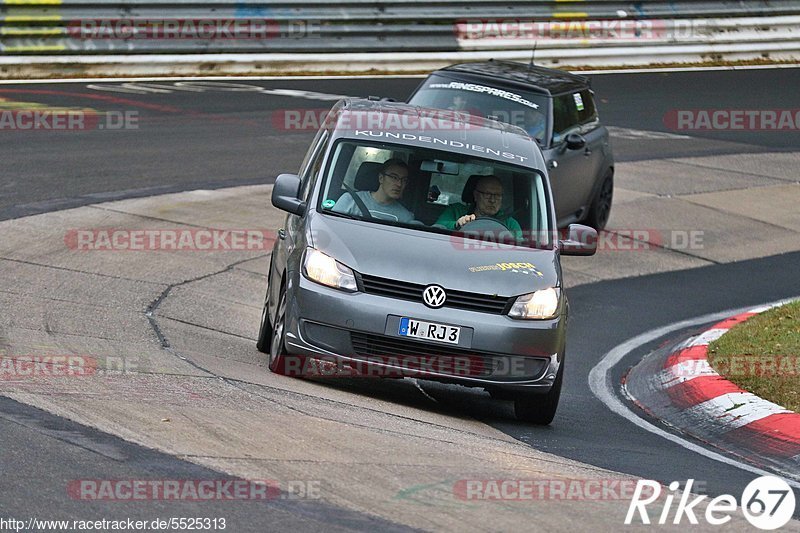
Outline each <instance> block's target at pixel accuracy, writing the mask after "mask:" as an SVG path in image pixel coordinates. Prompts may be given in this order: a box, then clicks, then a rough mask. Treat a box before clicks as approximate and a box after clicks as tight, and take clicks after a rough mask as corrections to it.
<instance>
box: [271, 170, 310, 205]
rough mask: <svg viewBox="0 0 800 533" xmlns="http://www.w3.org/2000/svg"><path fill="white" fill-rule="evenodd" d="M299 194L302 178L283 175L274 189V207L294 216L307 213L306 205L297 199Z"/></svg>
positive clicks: (276, 181) (276, 182)
mask: <svg viewBox="0 0 800 533" xmlns="http://www.w3.org/2000/svg"><path fill="white" fill-rule="evenodd" d="M299 193H300V177H299V176H297V175H296V174H281V175H280V176H278V178H277V179H276V180H275V186H274V187H273V188H272V205H274V206H275V207H277V208H278V209H281V210H283V211H287V212H289V213H292V214H293V215H302V214H303V213H305V211H306V203H305V202H303V201H301V200H300V199H298V198H297V195H298V194H299Z"/></svg>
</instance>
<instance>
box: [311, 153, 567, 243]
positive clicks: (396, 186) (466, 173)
mask: <svg viewBox="0 0 800 533" xmlns="http://www.w3.org/2000/svg"><path fill="white" fill-rule="evenodd" d="M320 191H321V193H320V198H319V203H318V209H319V210H321V211H322V212H325V213H328V214H331V215H338V216H344V217H352V218H356V219H360V220H365V221H369V222H372V223H375V224H390V225H396V226H404V227H408V228H410V229H413V230H417V231H428V232H434V233H444V234H453V235H458V236H461V237H466V238H469V239H477V240H481V241H493V242H498V243H504V244H511V245H517V246H529V247H535V248H550V247H551V246H552V244H551V242H552V240H551V237H552V236H551V235H550V230H551V229H552V228H551V225H550V217H549V210H548V201H547V198H548V197H547V194H546V192H545V191H546V189H545V182H544V179H543V177H542V175H541V174H540V173H539V172H537V171H536V170H533V169H529V168H525V167H520V166H516V165H512V164H508V163H504V162H502V161H493V160H490V159H483V158H475V157H473V156H470V155H466V154H460V153H455V152H448V151H442V150H436V149H426V148H418V147H411V146H403V145H396V144H392V143H381V142H370V141H354V140H341V141H339V142H338V143H337V145H336V146H335V147H334V150H333V157H332V160H331V162H330V164H329V165H328V167H327V174H326V175H325V176H324V181H323V183H322V185H321V188H320Z"/></svg>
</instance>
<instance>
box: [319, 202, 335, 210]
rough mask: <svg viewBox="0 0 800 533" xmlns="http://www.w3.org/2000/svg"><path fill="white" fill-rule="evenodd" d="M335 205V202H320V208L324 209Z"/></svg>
mask: <svg viewBox="0 0 800 533" xmlns="http://www.w3.org/2000/svg"><path fill="white" fill-rule="evenodd" d="M335 205H336V201H335V200H325V201H324V202H322V207H324V208H325V209H331V208H332V207H333V206H335Z"/></svg>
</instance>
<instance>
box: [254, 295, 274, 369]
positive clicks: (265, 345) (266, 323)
mask: <svg viewBox="0 0 800 533" xmlns="http://www.w3.org/2000/svg"><path fill="white" fill-rule="evenodd" d="M268 302H269V285H267V296H266V297H265V298H264V307H263V309H262V310H261V326H260V327H259V328H258V341H257V342H256V348H258V351H259V352H261V353H266V354H268V353H269V345H270V343H271V342H272V322H271V321H270V319H269V305H268Z"/></svg>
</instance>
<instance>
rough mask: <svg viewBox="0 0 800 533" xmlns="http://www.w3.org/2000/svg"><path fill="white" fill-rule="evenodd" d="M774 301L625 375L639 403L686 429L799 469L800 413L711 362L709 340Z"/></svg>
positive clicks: (755, 458) (754, 457) (752, 457)
mask: <svg viewBox="0 0 800 533" xmlns="http://www.w3.org/2000/svg"><path fill="white" fill-rule="evenodd" d="M771 307H772V306H768V307H759V308H755V309H751V310H749V311H747V312H745V313H741V314H739V315H736V316H732V317H730V318H728V319H726V320H723V321H722V322H719V323H717V324H715V325H714V326H712V327H711V328H708V329H706V330H705V331H703V332H702V333H701V334H699V335H697V336H695V337H692V338H690V339H688V340H687V341H685V342H683V343H681V344H679V345H677V346H674V347H672V348H671V349H669V350H660V351H658V352H654V354H651V356H648V357H646V358H645V359H644V360H643V361H642V362H641V363H639V364H638V365H637V366H635V367H634V368H632V369H631V370H630V372H629V373H628V375H627V376H626V379H625V383H624V389H625V393H626V394H627V395H628V397H630V398H631V399H632V400H633V401H634V402H635V403H636V404H637V405H638V406H639V407H641V408H642V409H644V410H645V411H647V412H648V413H650V414H651V415H653V416H655V417H657V418H659V419H661V420H662V421H663V422H664V423H666V424H668V425H670V426H673V427H675V428H677V429H679V430H681V431H683V432H684V433H688V434H690V435H692V436H694V437H696V438H698V439H700V440H703V441H706V442H708V443H710V444H712V445H715V446H717V447H719V448H722V449H725V450H726V451H729V452H732V453H735V454H737V455H739V456H742V457H744V458H746V459H748V460H749V461H750V462H753V463H756V464H765V463H769V464H772V465H773V466H778V467H781V470H787V469H788V470H789V471H794V472H797V467H798V466H800V414H798V413H794V412H792V411H789V410H788V409H785V408H784V407H781V406H780V405H777V404H775V403H773V402H769V401H767V400H764V399H763V398H760V397H758V396H756V395H754V394H752V393H749V392H747V391H744V390H742V389H740V388H739V387H738V386H737V385H735V384H734V383H732V382H730V381H728V380H727V379H725V378H724V377H722V376H721V375H719V374H718V373H717V372H716V371H714V369H713V368H711V366H710V365H709V364H708V360H707V354H708V345H709V344H710V343H711V342H713V341H714V340H716V339H718V338H719V337H721V336H722V335H723V334H724V333H725V332H727V331H728V330H729V329H730V328H732V327H733V326H735V325H736V324H739V323H741V322H744V321H745V320H747V319H748V318H750V317H752V316H754V315H756V314H758V313H761V312H763V311H766V310H767V309H770V308H771Z"/></svg>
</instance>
